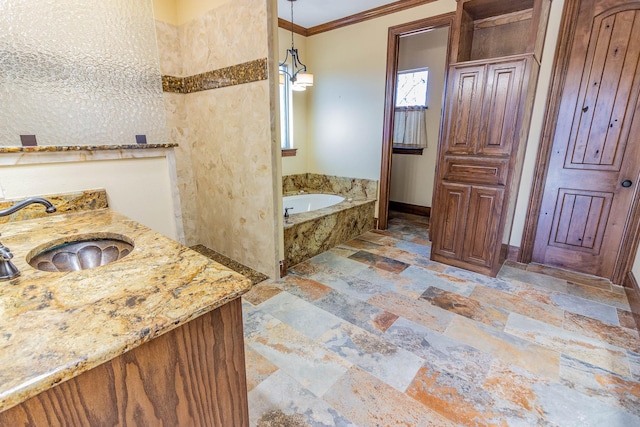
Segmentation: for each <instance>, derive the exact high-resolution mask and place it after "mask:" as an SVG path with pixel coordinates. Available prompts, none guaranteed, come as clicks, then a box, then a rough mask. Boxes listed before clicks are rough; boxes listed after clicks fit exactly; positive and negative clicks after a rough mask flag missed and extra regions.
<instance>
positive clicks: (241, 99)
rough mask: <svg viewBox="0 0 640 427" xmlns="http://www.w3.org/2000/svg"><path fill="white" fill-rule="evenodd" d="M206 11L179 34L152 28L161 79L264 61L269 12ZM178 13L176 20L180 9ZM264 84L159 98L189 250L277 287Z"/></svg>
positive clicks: (256, 1)
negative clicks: (215, 255) (223, 259)
mask: <svg viewBox="0 0 640 427" xmlns="http://www.w3.org/2000/svg"><path fill="white" fill-rule="evenodd" d="M213 3H217V4H216V5H214V7H213V8H212V9H209V8H204V9H203V10H206V11H205V12H204V13H203V14H201V15H199V16H197V17H195V18H194V19H191V20H189V21H188V22H186V23H184V24H182V25H179V26H175V25H171V24H168V23H163V22H157V28H158V44H159V46H160V49H159V50H160V58H161V59H160V64H161V70H162V72H163V74H172V75H174V76H189V75H194V74H198V73H202V72H205V71H211V70H215V69H220V68H224V67H229V66H233V65H237V64H241V63H244V62H247V61H252V60H255V59H260V58H265V57H267V56H268V55H269V34H270V31H271V28H270V27H269V24H268V22H269V20H270V19H272V18H273V15H272V13H271V11H270V8H271V7H272V5H273V3H274V2H272V1H271V0H269V1H264V0H236V1H233V2H228V1H222V2H213ZM213 3H212V4H213ZM177 6H178V12H177V13H178V14H180V13H181V9H180V8H181V7H182V3H177ZM274 13H275V9H274ZM271 83H272V82H271V81H270V80H265V81H258V82H253V83H248V84H243V85H237V86H229V87H225V88H221V89H214V90H208V91H202V92H197V93H192V94H188V95H176V94H165V105H166V107H167V116H168V119H167V120H168V124H169V129H170V137H171V141H172V142H177V143H178V144H180V147H179V148H178V149H177V150H176V160H177V169H178V185H179V188H180V196H181V203H182V207H183V218H184V229H185V236H186V240H187V242H188V243H189V244H194V243H200V244H203V245H205V246H207V247H209V248H211V249H213V250H215V251H217V252H220V253H222V254H223V255H226V256H228V257H230V258H232V259H234V260H236V261H238V262H240V263H242V264H244V265H247V266H249V267H251V268H253V269H255V270H257V271H260V272H262V273H264V274H267V275H269V276H271V277H276V276H277V272H278V267H277V264H278V260H279V259H280V257H279V254H280V253H281V246H282V237H280V238H279V237H278V236H279V235H280V236H281V234H282V233H281V232H279V230H278V228H277V227H278V223H279V210H278V209H277V206H279V204H280V199H279V196H278V194H279V190H278V189H279V188H280V187H281V184H280V170H279V167H278V164H277V162H279V157H278V156H279V150H280V147H279V142H278V143H276V138H275V135H274V133H275V129H274V127H273V122H272V120H273V118H272V113H271V111H272V109H271V100H270V84H271ZM278 141H279V140H278ZM276 200H277V202H276Z"/></svg>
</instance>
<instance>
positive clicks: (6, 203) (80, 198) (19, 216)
mask: <svg viewBox="0 0 640 427" xmlns="http://www.w3.org/2000/svg"><path fill="white" fill-rule="evenodd" d="M42 197H44V198H45V199H47V200H49V201H50V202H51V203H53V205H54V206H55V207H56V211H55V212H54V213H50V214H48V213H46V212H45V210H44V207H43V206H42V205H40V204H33V205H30V206H27V207H26V208H23V209H21V210H19V211H18V212H15V213H14V214H12V215H8V216H2V217H0V224H6V223H8V222H14V221H24V220H27V219H34V218H42V217H44V216H49V215H63V214H66V213H71V212H79V211H88V210H95V209H105V208H108V207H109V204H108V202H107V192H106V191H105V190H87V191H78V192H75V193H66V194H56V195H51V196H42ZM24 199H26V197H21V198H19V199H13V200H3V201H0V210H3V209H7V208H9V207H11V206H13V205H14V204H15V203H17V202H20V201H22V200H24Z"/></svg>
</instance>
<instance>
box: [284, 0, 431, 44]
mask: <svg viewBox="0 0 640 427" xmlns="http://www.w3.org/2000/svg"><path fill="white" fill-rule="evenodd" d="M434 1H436V0H400V1H396V2H394V3H389V4H385V5H383V6H380V7H376V8H374V9H369V10H365V11H363V12H360V13H356V14H355V15H351V16H346V17H344V18H340V19H336V20H335V21H331V22H327V23H325V24H321V25H316V26H315V27H310V28H304V27H302V26H300V25H296V24H294V25H293V32H294V33H296V34H300V35H301V36H304V37H309V36H313V35H316V34H320V33H325V32H327V31H331V30H335V29H337V28H341V27H346V26H347V25H353V24H358V23H360V22H363V21H368V20H370V19H375V18H379V17H381V16H385V15H389V14H392V13H396V12H400V11H401V10H405V9H410V8H412V7H416V6H421V5H423V4H427V3H432V2H434ZM278 26H279V27H280V28H284V29H285V30H291V22H289V21H287V20H286V19H282V18H278Z"/></svg>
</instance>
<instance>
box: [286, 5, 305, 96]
mask: <svg viewBox="0 0 640 427" xmlns="http://www.w3.org/2000/svg"><path fill="white" fill-rule="evenodd" d="M287 1H289V2H290V3H291V49H287V55H286V56H285V58H284V61H282V62H281V63H280V66H283V65H288V66H289V67H290V68H286V69H285V70H283V73H284V74H286V76H287V77H288V78H289V81H290V82H291V89H293V90H295V91H302V90H306V89H307V87H308V86H313V74H311V73H307V66H306V65H304V64H303V63H302V61H300V57H298V49H296V48H295V46H294V44H293V2H294V1H296V0H287ZM289 58H291V59H289ZM288 62H289V63H288Z"/></svg>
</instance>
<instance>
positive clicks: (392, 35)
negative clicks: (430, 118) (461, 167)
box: [378, 12, 456, 230]
mask: <svg viewBox="0 0 640 427" xmlns="http://www.w3.org/2000/svg"><path fill="white" fill-rule="evenodd" d="M455 16H456V14H455V12H450V13H445V14H442V15H437V16H433V17H431V18H425V19H420V20H418V21H413V22H408V23H406V24H400V25H396V26H394V27H389V37H388V43H387V77H386V78H387V80H386V85H385V97H384V125H383V130H382V162H381V166H380V197H379V199H378V228H379V229H381V230H385V229H386V228H387V223H388V222H389V197H390V193H391V157H392V155H393V141H392V139H393V112H394V104H395V94H396V74H397V73H398V53H399V50H400V38H401V37H406V36H410V35H414V34H419V33H424V32H427V31H431V30H436V29H438V28H443V27H446V26H449V37H448V41H447V58H446V65H445V67H447V68H448V66H449V52H450V49H451V36H452V34H453V33H452V32H453V23H454V19H455ZM445 76H446V73H445ZM446 87H447V86H446V77H445V86H444V88H445V90H444V91H443V94H442V98H443V99H444V92H446ZM443 111H444V110H443ZM440 128H441V131H442V118H440ZM439 152H440V138H438V153H439ZM436 170H437V165H436Z"/></svg>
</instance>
